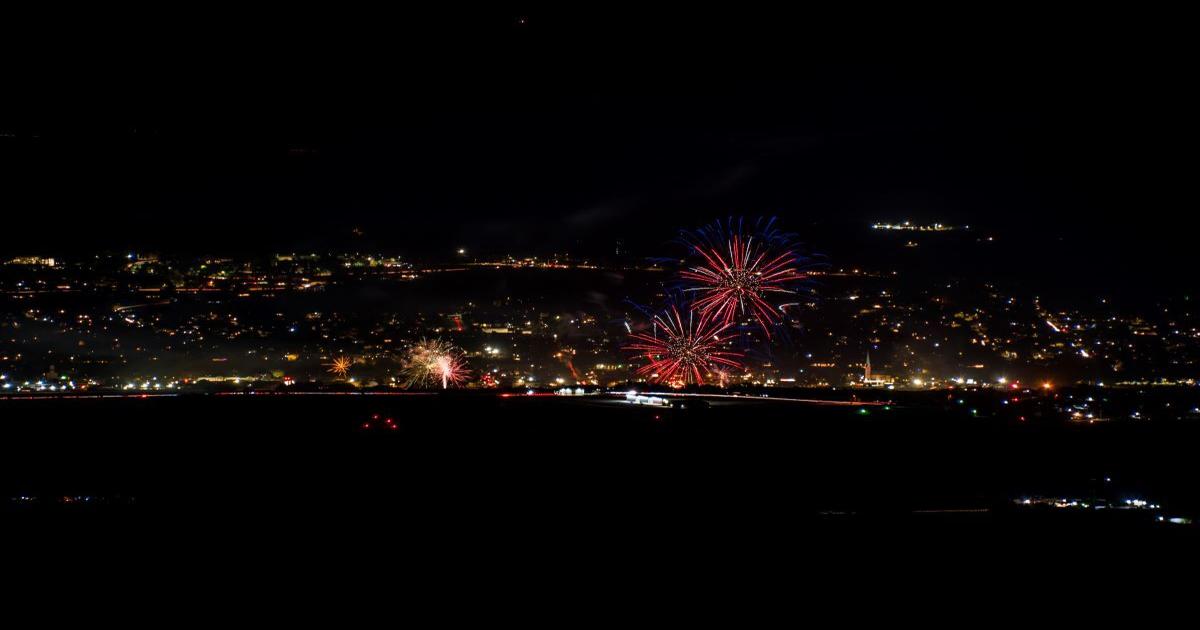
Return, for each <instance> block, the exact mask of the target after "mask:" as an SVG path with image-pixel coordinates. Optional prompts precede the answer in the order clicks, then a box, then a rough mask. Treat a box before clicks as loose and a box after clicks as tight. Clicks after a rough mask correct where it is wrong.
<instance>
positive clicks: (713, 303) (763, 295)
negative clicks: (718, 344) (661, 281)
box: [679, 234, 805, 337]
mask: <svg viewBox="0 0 1200 630" xmlns="http://www.w3.org/2000/svg"><path fill="white" fill-rule="evenodd" d="M692 249H693V250H694V251H695V252H696V253H697V254H699V255H700V257H701V258H702V259H703V264H702V265H700V266H697V267H691V268H689V269H685V270H684V271H681V272H680V274H679V275H680V277H682V278H683V279H684V280H687V281H689V282H692V283H695V285H696V286H692V287H689V288H687V289H685V290H686V291H694V292H696V293H697V294H698V296H697V298H696V301H695V303H694V305H693V306H694V308H696V309H697V311H698V312H699V313H700V317H701V320H702V321H710V320H716V321H719V322H723V323H726V324H731V323H733V320H734V318H736V317H737V316H738V315H739V314H743V315H744V314H746V313H749V314H750V315H751V316H752V317H754V319H755V320H756V321H758V323H759V325H760V326H762V329H763V331H764V332H766V333H767V336H768V337H770V336H771V330H770V326H771V324H774V323H775V322H778V321H780V320H781V319H782V317H781V316H780V315H779V313H778V312H777V311H776V309H775V307H774V306H773V305H772V304H771V303H770V302H768V301H767V297H768V295H770V294H772V293H795V291H793V290H791V289H789V288H788V286H789V285H790V284H791V283H794V282H796V281H799V280H803V279H804V277H805V275H804V273H803V272H801V271H799V270H798V269H796V266H795V265H796V254H795V253H794V252H792V251H791V250H784V251H778V249H776V248H774V247H772V246H771V244H770V241H769V240H764V241H762V242H760V243H756V242H755V239H754V237H743V236H742V235H740V234H734V235H733V236H731V237H729V239H728V242H727V243H726V251H725V252H722V251H720V249H719V248H718V247H716V246H710V245H696V244H694V245H692Z"/></svg>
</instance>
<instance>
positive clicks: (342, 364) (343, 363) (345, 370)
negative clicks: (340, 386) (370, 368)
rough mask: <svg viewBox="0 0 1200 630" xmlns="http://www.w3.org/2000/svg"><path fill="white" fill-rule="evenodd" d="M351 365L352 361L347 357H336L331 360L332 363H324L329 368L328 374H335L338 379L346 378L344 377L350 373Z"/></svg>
mask: <svg viewBox="0 0 1200 630" xmlns="http://www.w3.org/2000/svg"><path fill="white" fill-rule="evenodd" d="M353 364H354V361H352V360H351V359H350V357H347V356H341V357H338V358H336V359H334V360H333V363H326V365H328V366H329V369H328V370H327V371H328V372H329V373H330V374H336V375H337V376H338V377H339V378H346V375H347V374H349V373H350V366H351V365H353Z"/></svg>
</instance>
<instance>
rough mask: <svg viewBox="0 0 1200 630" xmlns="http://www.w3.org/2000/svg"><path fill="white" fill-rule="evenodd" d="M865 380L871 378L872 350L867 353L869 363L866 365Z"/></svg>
mask: <svg viewBox="0 0 1200 630" xmlns="http://www.w3.org/2000/svg"><path fill="white" fill-rule="evenodd" d="M863 380H864V381H869V380H871V353H870V352H868V353H867V365H866V369H865V373H864V374H863Z"/></svg>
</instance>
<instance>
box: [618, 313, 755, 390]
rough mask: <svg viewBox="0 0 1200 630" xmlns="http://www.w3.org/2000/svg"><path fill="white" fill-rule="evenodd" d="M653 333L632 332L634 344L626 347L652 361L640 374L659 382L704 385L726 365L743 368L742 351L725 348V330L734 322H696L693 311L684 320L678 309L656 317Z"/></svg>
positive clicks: (702, 320) (726, 366) (639, 370)
mask: <svg viewBox="0 0 1200 630" xmlns="http://www.w3.org/2000/svg"><path fill="white" fill-rule="evenodd" d="M653 325H654V328H653V332H652V333H651V334H646V333H641V332H639V333H633V334H631V335H630V336H629V337H630V339H632V340H633V343H630V344H629V345H627V346H625V349H626V350H632V351H636V352H637V353H638V354H640V355H643V356H645V357H646V359H648V360H649V361H650V362H649V363H648V364H646V365H644V366H642V367H641V368H639V369H638V371H637V374H638V376H645V377H648V378H650V379H651V380H654V381H656V382H659V383H671V384H688V383H696V384H703V383H704V381H705V377H706V376H707V375H709V374H711V373H713V372H716V371H718V370H721V369H723V368H733V369H741V368H742V364H741V363H739V362H738V359H740V358H741V357H742V355H741V353H738V352H731V351H728V350H722V349H721V348H722V346H721V342H722V341H724V340H727V339H728V338H727V337H726V338H722V337H721V333H723V332H724V331H725V330H726V329H727V328H729V327H730V325H731V324H729V323H728V322H720V321H715V320H705V319H701V320H700V321H699V322H694V321H693V318H692V312H691V311H688V320H687V321H686V322H684V321H683V317H682V316H681V315H680V314H679V309H677V308H675V307H671V309H670V310H669V311H666V312H664V313H663V314H660V315H655V316H654V321H653Z"/></svg>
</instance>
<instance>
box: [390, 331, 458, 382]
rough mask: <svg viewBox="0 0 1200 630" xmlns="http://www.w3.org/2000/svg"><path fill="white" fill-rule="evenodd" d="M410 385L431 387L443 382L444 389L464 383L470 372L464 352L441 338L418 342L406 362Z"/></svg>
mask: <svg viewBox="0 0 1200 630" xmlns="http://www.w3.org/2000/svg"><path fill="white" fill-rule="evenodd" d="M404 373H405V374H406V375H407V377H408V381H407V386H408V387H430V386H434V385H436V384H437V383H439V382H440V383H441V385H442V389H448V388H449V387H450V386H451V385H455V386H457V385H462V384H463V383H465V382H466V381H467V375H468V374H469V372H468V371H467V369H466V363H465V361H464V360H463V358H462V353H461V352H459V350H458V348H456V347H454V346H453V345H452V344H449V343H447V342H445V341H442V340H440V339H433V340H425V339H422V340H421V341H419V342H417V344H416V345H414V346H413V347H412V349H411V350H410V351H409V353H408V358H407V359H406V360H405V362H404Z"/></svg>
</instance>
